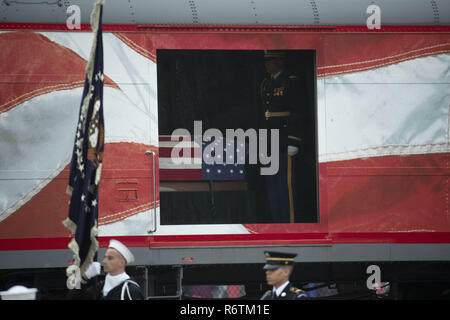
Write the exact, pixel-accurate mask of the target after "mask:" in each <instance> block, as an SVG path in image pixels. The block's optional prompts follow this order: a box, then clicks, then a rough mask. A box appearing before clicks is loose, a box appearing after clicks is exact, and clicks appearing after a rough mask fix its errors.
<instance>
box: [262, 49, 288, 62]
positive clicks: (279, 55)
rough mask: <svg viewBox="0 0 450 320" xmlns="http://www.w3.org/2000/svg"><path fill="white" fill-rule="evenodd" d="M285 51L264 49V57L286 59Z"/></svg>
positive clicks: (266, 58)
mask: <svg viewBox="0 0 450 320" xmlns="http://www.w3.org/2000/svg"><path fill="white" fill-rule="evenodd" d="M285 56H286V55H285V53H284V52H283V51H275V50H264V59H265V60H270V59H284V58H285Z"/></svg>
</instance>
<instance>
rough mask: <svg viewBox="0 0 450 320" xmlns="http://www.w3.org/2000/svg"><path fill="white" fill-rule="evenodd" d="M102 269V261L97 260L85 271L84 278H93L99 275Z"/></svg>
mask: <svg viewBox="0 0 450 320" xmlns="http://www.w3.org/2000/svg"><path fill="white" fill-rule="evenodd" d="M100 269H101V265H100V262H97V261H94V262H92V263H91V264H90V265H89V267H87V269H86V271H85V272H84V275H83V278H86V279H91V278H93V277H95V276H98V275H99V274H100Z"/></svg>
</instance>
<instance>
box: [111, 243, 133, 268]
mask: <svg viewBox="0 0 450 320" xmlns="http://www.w3.org/2000/svg"><path fill="white" fill-rule="evenodd" d="M108 248H113V249H116V250H117V251H119V252H120V254H121V255H122V256H123V257H124V258H125V260H126V261H127V263H132V262H134V256H133V254H132V253H131V251H130V250H129V249H128V248H127V247H126V246H125V245H124V244H123V243H122V242H120V241H118V240H114V239H112V240H111V241H110V242H109V245H108Z"/></svg>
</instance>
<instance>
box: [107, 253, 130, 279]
mask: <svg viewBox="0 0 450 320" xmlns="http://www.w3.org/2000/svg"><path fill="white" fill-rule="evenodd" d="M125 264H126V262H125V259H124V258H123V256H122V255H121V254H120V253H119V251H117V250H116V249H113V248H108V250H106V253H105V257H104V258H103V270H104V271H105V272H106V273H109V274H110V275H112V276H115V275H118V274H120V273H122V272H124V271H125Z"/></svg>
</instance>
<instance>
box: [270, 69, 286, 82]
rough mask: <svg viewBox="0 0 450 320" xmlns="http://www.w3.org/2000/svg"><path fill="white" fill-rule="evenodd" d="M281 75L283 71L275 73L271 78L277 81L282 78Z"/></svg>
mask: <svg viewBox="0 0 450 320" xmlns="http://www.w3.org/2000/svg"><path fill="white" fill-rule="evenodd" d="M281 73H283V70H281V71H278V72H277V73H275V74H272V75H271V78H272V79H273V80H276V79H277V78H278V77H279V76H280V74H281Z"/></svg>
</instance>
